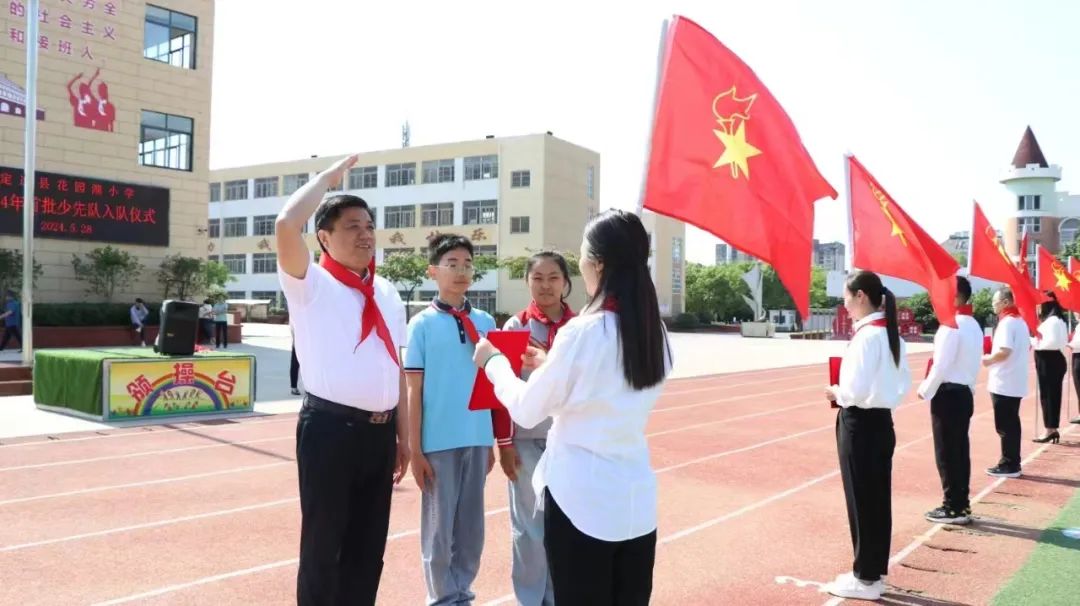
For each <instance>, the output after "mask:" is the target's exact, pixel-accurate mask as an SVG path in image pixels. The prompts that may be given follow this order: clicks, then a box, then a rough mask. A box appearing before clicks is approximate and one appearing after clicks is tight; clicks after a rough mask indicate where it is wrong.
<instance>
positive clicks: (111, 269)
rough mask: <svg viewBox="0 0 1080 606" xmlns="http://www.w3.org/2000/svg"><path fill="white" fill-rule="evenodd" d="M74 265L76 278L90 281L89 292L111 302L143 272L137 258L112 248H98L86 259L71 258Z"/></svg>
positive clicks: (88, 282) (87, 282)
mask: <svg viewBox="0 0 1080 606" xmlns="http://www.w3.org/2000/svg"><path fill="white" fill-rule="evenodd" d="M71 266H72V267H73V268H74V269H75V279H77V280H79V281H82V282H86V292H87V293H89V294H95V295H99V296H101V297H103V298H104V299H105V300H106V301H109V302H111V301H112V298H113V295H114V294H115V293H116V289H118V288H119V289H124V288H127V287H129V286H131V283H132V282H134V281H135V279H136V278H138V277H139V274H141V273H142V270H143V266H142V264H141V263H139V260H138V258H136V257H135V255H132V254H131V253H129V252H127V251H125V250H120V249H118V248H113V247H112V246H106V247H104V248H95V249H94V250H92V251H90V253H89V254H87V255H86V259H80V258H79V256H78V255H71Z"/></svg>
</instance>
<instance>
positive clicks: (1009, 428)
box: [990, 393, 1020, 469]
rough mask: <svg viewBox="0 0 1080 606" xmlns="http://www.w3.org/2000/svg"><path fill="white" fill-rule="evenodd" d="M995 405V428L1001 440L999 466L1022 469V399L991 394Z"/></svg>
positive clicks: (991, 399)
mask: <svg viewBox="0 0 1080 606" xmlns="http://www.w3.org/2000/svg"><path fill="white" fill-rule="evenodd" d="M990 401H991V402H993V403H994V428H995V429H997V434H998V437H1000V438H1001V460H999V461H998V464H999V465H1007V466H1009V467H1015V468H1017V469H1019V468H1020V398H1012V397H1009V396H999V395H998V394H996V393H992V394H990Z"/></svg>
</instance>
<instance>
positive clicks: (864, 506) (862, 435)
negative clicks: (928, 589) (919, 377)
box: [825, 271, 911, 600]
mask: <svg viewBox="0 0 1080 606" xmlns="http://www.w3.org/2000/svg"><path fill="white" fill-rule="evenodd" d="M844 307H845V308H846V309H847V311H848V313H849V314H850V315H851V318H852V319H853V320H855V335H854V336H853V337H852V338H851V342H850V343H849V344H848V347H847V350H846V351H845V353H844V359H843V362H842V363H841V365H840V381H839V384H838V385H830V386H829V387H826V388H825V395H826V397H827V398H828V399H829V400H830V401H833V402H835V403H836V404H838V405H839V406H840V410H839V412H838V414H837V416H836V448H837V451H838V452H839V454H840V476H841V478H842V479H843V484H844V497H845V498H846V501H847V511H848V525H849V527H850V528H851V542H852V543H853V544H854V547H855V563H854V566H853V567H852V571H851V572H849V573H844V574H841V575H839V576H837V577H836V580H835V581H833V582H832V583H830V584H829V585H828V586H827V589H828V591H829V593H832V594H833V595H835V596H839V597H843V598H853V599H863V600H876V599H878V598H880V597H881V594H882V592H883V591H884V589H885V583H884V581H883V577H884V576H885V575H886V574H887V573H888V568H889V546H890V545H889V544H890V541H891V538H892V458H893V450H894V449H895V448H896V432H895V431H894V430H893V420H892V409H894V408H896V407H897V406H898V405H899V404H900V402H901V401H902V400H903V398H904V394H905V393H906V392H907V390H908V387H909V386H910V384H911V375H910V372H909V370H908V365H907V359H906V350H905V347H904V342H903V341H901V340H900V330H899V327H898V326H897V321H896V299H895V297H893V294H892V293H891V292H889V290H888V289H886V288H885V287H884V286H883V285H882V284H881V278H879V277H878V276H877V274H874V273H871V272H868V271H860V272H856V273H854V274H852V275H851V276H849V277H848V280H847V284H846V286H845V288H844ZM879 310H884V313H882V311H879Z"/></svg>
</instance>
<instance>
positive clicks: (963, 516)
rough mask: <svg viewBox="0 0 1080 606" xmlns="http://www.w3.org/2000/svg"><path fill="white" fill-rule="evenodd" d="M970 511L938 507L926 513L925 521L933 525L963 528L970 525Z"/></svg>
mask: <svg viewBox="0 0 1080 606" xmlns="http://www.w3.org/2000/svg"><path fill="white" fill-rule="evenodd" d="M970 514H971V511H970V510H968V511H967V512H964V511H956V510H955V509H949V508H948V507H938V508H937V509H935V510H933V511H929V512H927V513H926V519H927V520H930V521H931V522H933V523H935V524H955V525H957V526H965V525H967V524H970V523H971V515H970Z"/></svg>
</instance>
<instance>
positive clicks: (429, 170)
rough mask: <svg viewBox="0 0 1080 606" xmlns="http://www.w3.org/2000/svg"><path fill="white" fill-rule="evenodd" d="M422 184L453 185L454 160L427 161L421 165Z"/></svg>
mask: <svg viewBox="0 0 1080 606" xmlns="http://www.w3.org/2000/svg"><path fill="white" fill-rule="evenodd" d="M422 168H423V173H424V175H423V177H424V181H423V182H424V183H453V182H454V160H453V159H452V158H451V159H450V160H428V161H427V162H424V163H423V165H422Z"/></svg>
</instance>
